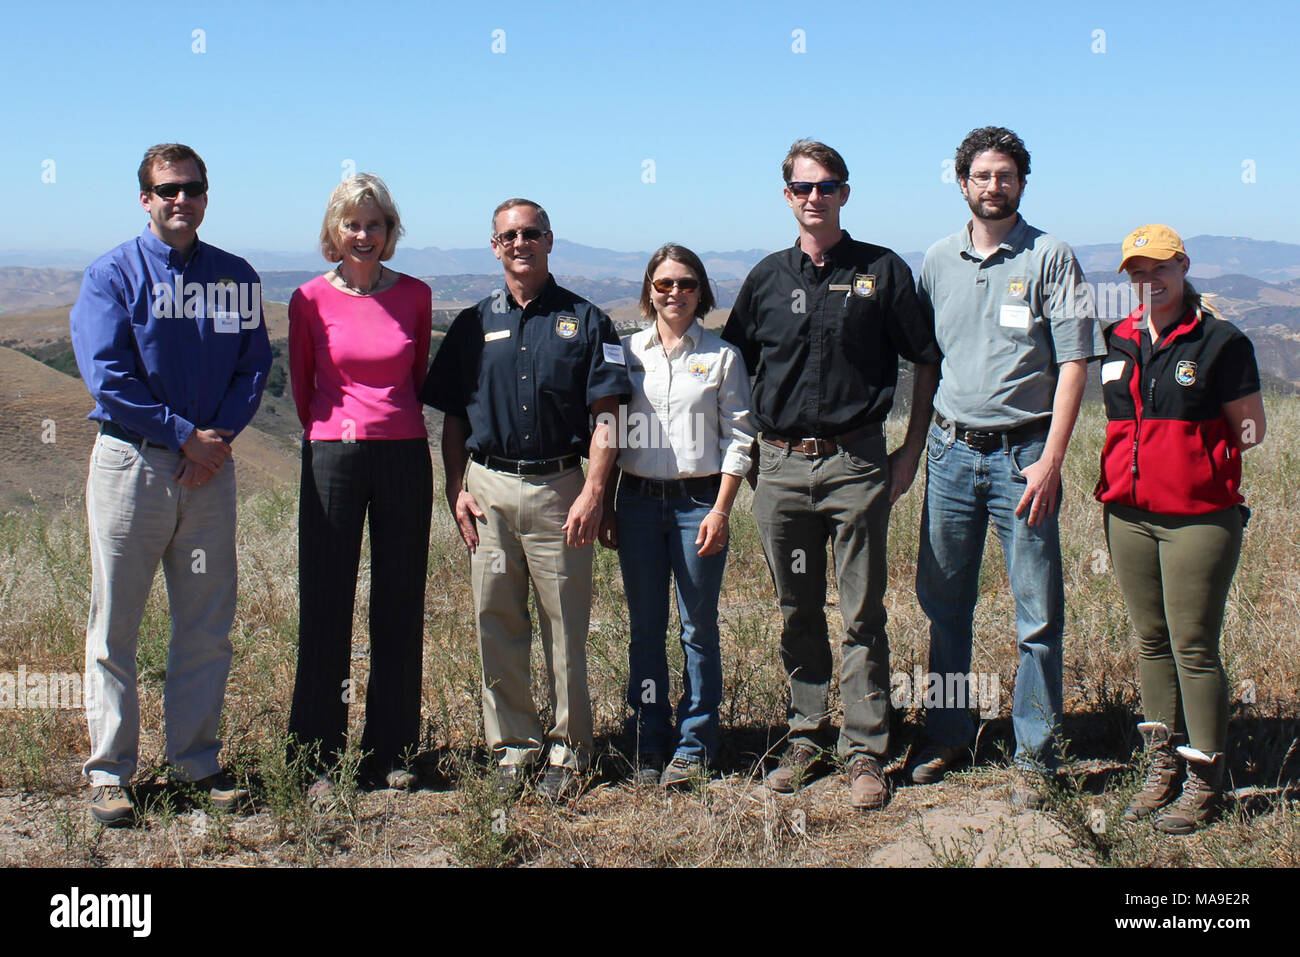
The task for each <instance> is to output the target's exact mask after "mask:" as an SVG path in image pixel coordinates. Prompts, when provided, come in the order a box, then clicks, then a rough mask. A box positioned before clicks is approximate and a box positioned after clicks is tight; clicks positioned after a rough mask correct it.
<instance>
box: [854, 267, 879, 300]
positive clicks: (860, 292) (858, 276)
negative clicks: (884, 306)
mask: <svg viewBox="0 0 1300 957" xmlns="http://www.w3.org/2000/svg"><path fill="white" fill-rule="evenodd" d="M875 294H876V277H875V276H873V275H871V274H870V273H854V274H853V295H855V296H861V297H862V298H863V299H870V298H871V297H872V296H874V295H875Z"/></svg>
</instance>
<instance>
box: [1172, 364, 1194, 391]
mask: <svg viewBox="0 0 1300 957" xmlns="http://www.w3.org/2000/svg"><path fill="white" fill-rule="evenodd" d="M1174 381H1175V382H1177V383H1178V384H1179V385H1193V384H1195V382H1196V363H1195V362H1193V361H1192V360H1191V359H1183V360H1182V361H1181V362H1179V363H1178V365H1177V366H1175V367H1174Z"/></svg>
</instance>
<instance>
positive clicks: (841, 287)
mask: <svg viewBox="0 0 1300 957" xmlns="http://www.w3.org/2000/svg"><path fill="white" fill-rule="evenodd" d="M827 288H829V289H830V291H831V292H848V291H849V290H850V289H852V288H853V287H852V286H850V285H849V284H848V283H846V282H833V283H831V284H830V286H828V287H827Z"/></svg>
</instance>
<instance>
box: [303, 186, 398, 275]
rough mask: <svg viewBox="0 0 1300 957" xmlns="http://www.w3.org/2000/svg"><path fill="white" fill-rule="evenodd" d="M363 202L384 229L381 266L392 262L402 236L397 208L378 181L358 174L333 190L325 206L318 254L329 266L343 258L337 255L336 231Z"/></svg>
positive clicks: (337, 238)
mask: <svg viewBox="0 0 1300 957" xmlns="http://www.w3.org/2000/svg"><path fill="white" fill-rule="evenodd" d="M366 201H370V202H372V203H374V204H375V205H376V206H378V207H379V211H380V212H381V213H383V214H384V222H385V223H386V224H387V226H388V232H387V235H386V236H385V237H384V248H383V249H382V250H380V252H379V259H380V261H381V262H383V261H385V260H388V259H392V258H393V253H394V252H396V251H397V240H398V239H400V238H401V236H402V233H403V232H404V230H403V229H402V217H401V216H400V215H399V214H398V212H397V204H396V203H394V202H393V197H392V194H391V193H389V192H388V187H387V186H386V185H384V181H383V180H382V179H380V178H379V177H378V176H375V175H374V174H373V173H358V174H357V175H356V176H349V177H348V178H347V179H345V180H344V181H343V182H341V183H339V184H338V185H337V186H335V187H334V192H332V193H330V201H329V204H328V205H326V207H325V220H324V222H322V223H321V226H320V251H321V255H322V256H324V257H325V259H326V260H328V261H329V262H332V263H333V262H338V261H339V260H341V259H342V258H343V255H342V253H340V252H339V227H340V226H342V224H343V219H344V217H345V216H347V215H348V213H350V212H352V211H353V210H354V209H356V208H357V207H358V206H360V205H361V204H362V203H364V202H366Z"/></svg>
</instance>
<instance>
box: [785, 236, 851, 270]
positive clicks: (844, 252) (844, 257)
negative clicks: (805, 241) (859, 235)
mask: <svg viewBox="0 0 1300 957" xmlns="http://www.w3.org/2000/svg"><path fill="white" fill-rule="evenodd" d="M791 248H792V249H793V250H794V252H795V261H796V262H803V261H804V260H805V259H807V260H808V261H809V262H812V257H811V256H809V255H808V254H807V253H806V252H804V251H803V247H802V246H800V245H799V237H798V236H796V237H795V238H794V246H793V247H791ZM852 249H853V237H852V236H850V235H849V231H848V230H847V229H841V230H840V241H839V242H837V243H836V244H835V245H834V246H832V247H831V248H830V249H828V250H826V257H825V258H826V262H827V263H829V264H831V265H836V264H838V263H841V262H848V261H849V257H850V255H851V251H852Z"/></svg>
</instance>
